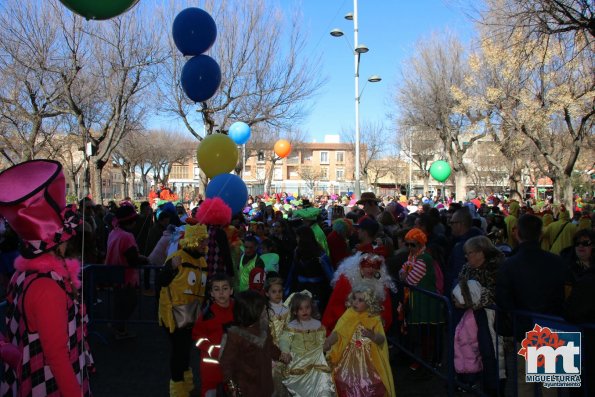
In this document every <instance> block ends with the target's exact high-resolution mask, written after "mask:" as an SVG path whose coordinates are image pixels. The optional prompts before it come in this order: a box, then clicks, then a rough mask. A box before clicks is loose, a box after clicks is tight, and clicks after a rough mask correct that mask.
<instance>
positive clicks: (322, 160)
mask: <svg viewBox="0 0 595 397" xmlns="http://www.w3.org/2000/svg"><path fill="white" fill-rule="evenodd" d="M320 164H328V152H320Z"/></svg>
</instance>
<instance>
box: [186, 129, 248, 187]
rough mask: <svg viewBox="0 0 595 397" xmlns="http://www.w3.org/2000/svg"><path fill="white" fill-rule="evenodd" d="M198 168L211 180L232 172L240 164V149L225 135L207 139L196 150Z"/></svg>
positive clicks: (214, 135) (211, 136)
mask: <svg viewBox="0 0 595 397" xmlns="http://www.w3.org/2000/svg"><path fill="white" fill-rule="evenodd" d="M196 158H197V160H198V166H199V167H200V169H201V170H203V172H204V173H205V175H206V176H207V177H209V178H214V177H216V176H217V175H220V174H226V173H229V172H231V171H232V170H233V169H234V168H235V167H236V164H237V163H238V148H237V146H236V144H235V143H234V141H233V140H232V139H231V138H230V137H229V136H227V135H225V134H213V135H208V136H207V137H205V138H204V139H203V140H202V142H200V145H198V149H197V150H196Z"/></svg>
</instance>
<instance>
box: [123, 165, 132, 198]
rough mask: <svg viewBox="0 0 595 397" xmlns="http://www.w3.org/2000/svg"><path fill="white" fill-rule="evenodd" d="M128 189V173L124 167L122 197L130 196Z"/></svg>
mask: <svg viewBox="0 0 595 397" xmlns="http://www.w3.org/2000/svg"><path fill="white" fill-rule="evenodd" d="M129 193H130V192H129V191H128V173H127V172H126V171H124V168H122V197H130V194H129Z"/></svg>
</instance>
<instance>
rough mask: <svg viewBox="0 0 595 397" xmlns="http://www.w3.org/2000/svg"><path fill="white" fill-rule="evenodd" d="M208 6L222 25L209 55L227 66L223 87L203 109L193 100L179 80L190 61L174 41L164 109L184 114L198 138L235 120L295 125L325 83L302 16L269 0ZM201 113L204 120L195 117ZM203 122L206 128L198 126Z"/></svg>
mask: <svg viewBox="0 0 595 397" xmlns="http://www.w3.org/2000/svg"><path fill="white" fill-rule="evenodd" d="M205 9H206V10H208V11H209V12H211V14H212V15H213V17H214V19H215V20H216V21H217V25H218V36H217V40H216V42H215V45H214V46H213V48H212V49H211V50H210V52H209V54H210V55H211V56H212V57H213V58H214V59H215V60H216V61H217V62H218V63H219V65H220V67H221V74H222V82H221V86H220V88H219V90H218V91H217V93H216V94H215V96H213V97H212V98H211V99H209V100H208V101H205V102H202V103H200V104H198V108H197V105H196V104H194V103H192V102H191V101H190V100H189V99H187V98H186V96H185V95H184V93H183V91H182V89H181V86H180V83H179V78H180V73H181V69H182V67H183V63H184V60H183V57H182V55H181V54H180V53H179V52H178V50H177V49H176V48H175V46H174V44H173V42H172V41H171V40H170V45H169V55H168V58H167V61H166V63H165V64H164V68H163V71H162V73H161V84H160V86H161V88H162V90H161V100H160V102H161V104H162V106H161V111H162V112H164V113H166V114H172V115H175V116H176V117H179V118H181V120H182V121H183V122H184V124H185V125H186V128H187V129H188V131H190V133H191V134H192V135H194V136H195V137H196V138H197V139H198V140H201V139H202V138H203V137H204V135H205V134H206V135H209V134H212V133H214V132H215V130H217V129H218V130H221V131H223V132H225V131H227V129H228V128H229V126H230V125H231V124H232V123H233V122H234V121H243V122H245V123H247V124H248V125H250V126H252V127H254V126H256V125H258V124H261V123H265V124H268V125H270V126H272V127H275V129H277V130H286V129H288V128H289V127H291V126H292V125H293V124H295V122H296V120H298V119H300V118H301V117H302V116H304V114H305V113H306V110H307V109H306V101H307V100H308V99H311V98H312V97H313V95H314V94H315V92H316V91H317V90H318V88H319V87H320V85H321V79H320V77H318V76H319V75H320V74H319V73H317V72H315V70H316V69H317V68H316V67H317V61H316V59H312V57H305V56H303V54H304V44H305V42H306V41H305V39H306V35H304V34H303V32H302V31H301V29H300V26H301V23H300V21H299V20H298V18H297V17H295V16H293V17H292V18H291V19H290V20H289V21H288V20H286V19H284V16H283V15H282V13H281V11H280V10H279V9H277V8H275V7H271V6H270V5H269V4H268V3H266V2H265V1H264V0H247V1H241V0H224V1H208V2H207V4H206V5H205ZM173 17H174V10H170V14H169V15H166V16H165V17H164V24H165V25H166V26H170V25H171V21H172V20H173ZM287 26H288V28H286V27H287ZM196 112H198V113H199V114H200V120H196V119H195V118H194V115H195V114H196ZM197 121H200V122H202V124H203V125H204V131H199V130H197V128H196V127H195V126H194V124H195V123H196V122H197Z"/></svg>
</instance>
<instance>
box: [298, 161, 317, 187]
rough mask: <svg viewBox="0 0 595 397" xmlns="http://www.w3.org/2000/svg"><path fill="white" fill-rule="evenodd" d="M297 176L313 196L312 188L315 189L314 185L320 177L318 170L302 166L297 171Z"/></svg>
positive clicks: (309, 166)
mask: <svg viewBox="0 0 595 397" xmlns="http://www.w3.org/2000/svg"><path fill="white" fill-rule="evenodd" d="M298 175H299V177H300V178H302V179H303V180H304V182H305V183H306V187H307V188H308V190H309V191H310V193H311V194H314V188H316V184H317V183H318V181H319V180H320V178H321V177H322V171H321V170H320V168H315V167H314V166H311V165H302V166H300V168H299V170H298Z"/></svg>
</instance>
